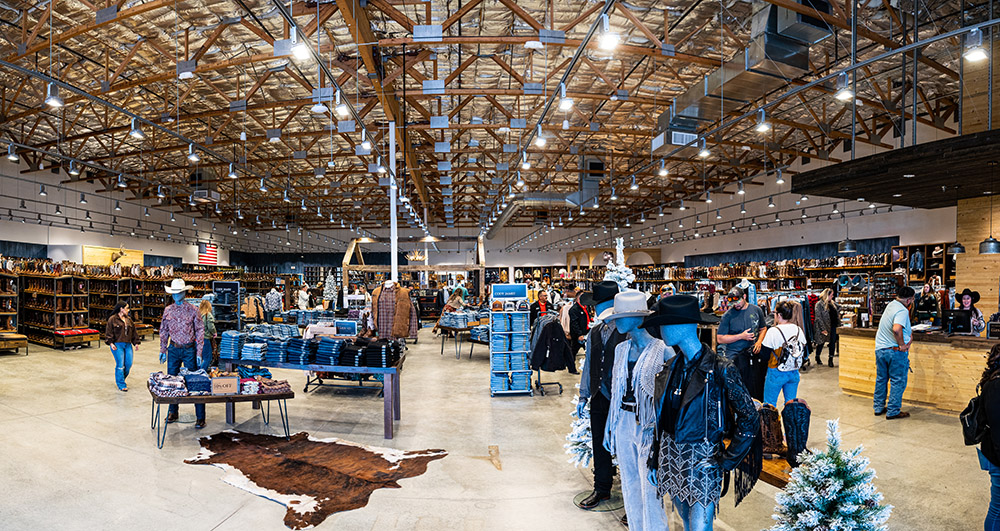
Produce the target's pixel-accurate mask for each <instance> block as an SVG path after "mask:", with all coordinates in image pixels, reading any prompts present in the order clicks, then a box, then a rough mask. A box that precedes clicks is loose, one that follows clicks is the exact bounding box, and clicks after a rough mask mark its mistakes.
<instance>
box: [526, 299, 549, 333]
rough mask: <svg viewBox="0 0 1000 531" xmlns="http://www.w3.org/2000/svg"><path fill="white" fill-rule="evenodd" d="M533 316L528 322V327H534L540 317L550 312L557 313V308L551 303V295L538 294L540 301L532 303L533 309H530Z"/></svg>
mask: <svg viewBox="0 0 1000 531" xmlns="http://www.w3.org/2000/svg"><path fill="white" fill-rule="evenodd" d="M529 310H530V312H531V314H530V319H529V321H528V326H531V327H534V326H535V321H537V320H538V316H540V315H544V314H545V313H546V312H548V311H555V307H553V306H552V304H551V303H550V302H549V294H548V292H545V291H539V292H538V300H537V301H535V302H533V303H531V308H529Z"/></svg>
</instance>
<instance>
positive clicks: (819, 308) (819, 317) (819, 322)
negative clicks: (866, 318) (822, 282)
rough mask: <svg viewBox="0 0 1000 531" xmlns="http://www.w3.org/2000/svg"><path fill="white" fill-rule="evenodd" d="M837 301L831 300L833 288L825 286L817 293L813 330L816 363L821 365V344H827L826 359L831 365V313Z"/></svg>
mask: <svg viewBox="0 0 1000 531" xmlns="http://www.w3.org/2000/svg"><path fill="white" fill-rule="evenodd" d="M836 311H837V303H836V302H834V300H833V290H831V289H830V288H826V289H824V290H823V292H822V293H820V294H819V300H818V301H816V317H815V319H814V321H813V322H814V324H815V330H816V340H815V343H816V364H817V365H822V364H823V359H822V358H821V357H820V355H821V354H822V353H823V346H824V345H829V346H830V347H829V348H830V350H829V355H830V357H829V359H828V360H827V362H828V364H829V366H830V367H833V348H834V342H833V317H832V316H833V315H835V314H836Z"/></svg>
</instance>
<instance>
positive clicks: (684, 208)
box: [678, 199, 687, 212]
mask: <svg viewBox="0 0 1000 531" xmlns="http://www.w3.org/2000/svg"><path fill="white" fill-rule="evenodd" d="M678 210H680V211H681V212H684V211H685V210H687V207H686V206H684V200H683V199H681V206H680V207H679V208H678Z"/></svg>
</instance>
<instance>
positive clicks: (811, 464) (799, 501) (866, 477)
mask: <svg viewBox="0 0 1000 531" xmlns="http://www.w3.org/2000/svg"><path fill="white" fill-rule="evenodd" d="M826 445H827V447H826V451H824V452H819V451H818V450H813V451H809V450H806V451H804V452H802V454H801V455H800V458H799V460H800V462H801V463H802V464H801V466H799V467H798V468H796V469H795V470H793V471H792V474H791V481H789V482H788V486H787V487H785V491H784V492H782V493H779V494H778V495H777V497H776V500H777V502H778V505H777V506H776V507H775V508H774V510H775V514H774V516H773V518H774V520H775V521H777V522H778V523H777V524H775V525H774V526H773V527H771V529H770V531H884V530H885V529H887V526H886V525H885V522H886V521H887V520H889V515H890V513H891V512H892V506H891V505H880V503H879V502H881V501H882V494H880V493H879V492H878V491H877V490H875V486H874V485H873V484H872V480H873V479H875V471H874V470H872V469H870V468H868V463H869V461H868V458H866V457H861V450H862V447H861V446H860V445H859V446H858V447H857V448H855V449H853V450H850V451H845V450H841V448H840V428H839V426H838V421H836V420H829V421H827V423H826Z"/></svg>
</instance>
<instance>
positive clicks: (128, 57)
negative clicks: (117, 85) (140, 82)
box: [108, 38, 145, 87]
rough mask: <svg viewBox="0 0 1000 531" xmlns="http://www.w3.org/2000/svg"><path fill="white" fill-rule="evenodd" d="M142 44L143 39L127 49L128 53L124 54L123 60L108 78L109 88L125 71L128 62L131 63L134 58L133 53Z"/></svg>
mask: <svg viewBox="0 0 1000 531" xmlns="http://www.w3.org/2000/svg"><path fill="white" fill-rule="evenodd" d="M143 42H145V39H142V38H140V39H139V40H138V41H137V42H136V43H135V44H133V45H132V48H130V49H129V51H128V53H127V54H125V58H124V59H122V62H121V64H119V65H118V68H116V69H115V73H114V74H111V77H110V78H108V86H109V87H110V86H111V85H112V84H113V83H114V82H115V80H116V79H118V76H120V75H121V73H122V72H123V71H125V67H126V66H128V64H129V62H131V61H132V58H133V57H135V53H136V52H138V51H139V47H140V46H142V43H143Z"/></svg>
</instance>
